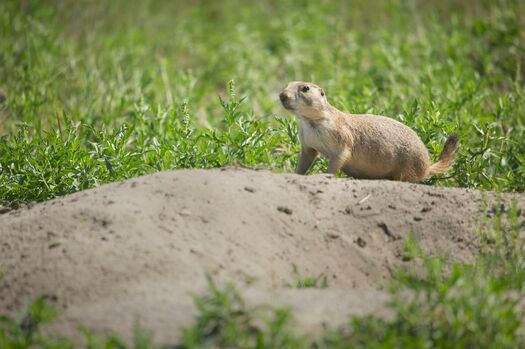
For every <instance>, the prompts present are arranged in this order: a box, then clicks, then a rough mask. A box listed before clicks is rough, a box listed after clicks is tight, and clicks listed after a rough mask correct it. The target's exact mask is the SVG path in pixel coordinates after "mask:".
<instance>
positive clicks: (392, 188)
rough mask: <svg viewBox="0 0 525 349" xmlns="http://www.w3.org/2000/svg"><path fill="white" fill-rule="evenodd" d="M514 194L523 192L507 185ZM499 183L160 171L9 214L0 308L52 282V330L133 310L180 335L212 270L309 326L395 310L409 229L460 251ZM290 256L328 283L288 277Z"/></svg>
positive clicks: (252, 300) (0, 224)
mask: <svg viewBox="0 0 525 349" xmlns="http://www.w3.org/2000/svg"><path fill="white" fill-rule="evenodd" d="M501 197H502V200H503V201H506V202H507V203H508V202H510V200H512V199H516V200H518V202H519V205H520V206H522V207H523V206H524V203H525V199H524V196H523V195H518V194H505V195H502V196H501ZM487 202H489V203H490V202H492V203H495V202H496V199H495V195H494V194H491V193H482V192H479V191H475V190H468V189H448V188H441V187H431V186H425V185H418V184H408V183H399V182H391V181H364V180H360V181H357V180H349V179H335V178H333V177H331V176H328V175H315V176H297V175H283V174H274V173H271V172H266V171H250V170H239V169H221V170H182V171H168V172H162V173H157V174H153V175H149V176H144V177H140V178H135V179H131V180H127V181H124V182H121V183H114V184H109V185H105V186H102V187H99V188H97V189H93V190H88V191H83V192H79V193H76V194H73V195H69V196H66V197H62V198H58V199H55V200H51V201H48V202H44V203H41V204H37V205H34V206H33V207H31V208H23V209H19V210H15V211H3V213H2V214H1V215H0V270H1V275H2V276H1V278H0V313H13V312H16V311H18V310H20V309H22V308H23V307H24V305H27V304H28V303H29V302H31V301H32V300H33V299H34V298H35V297H37V296H39V295H42V294H47V295H49V296H50V297H51V298H52V299H53V300H54V301H55V305H56V306H58V307H59V309H61V313H62V315H61V316H60V318H59V320H58V322H57V323H56V325H55V326H54V330H57V331H59V332H60V333H61V334H63V335H67V336H73V337H74V336H76V335H77V334H78V331H77V325H78V324H83V325H85V326H86V327H87V328H89V329H92V330H94V331H97V332H102V333H112V332H117V333H119V334H120V335H123V336H124V337H125V338H130V337H131V334H132V331H133V324H134V322H135V321H136V319H137V318H138V319H140V323H141V324H142V326H143V327H145V328H147V329H150V330H152V331H153V332H154V334H155V338H156V340H157V341H159V342H171V343H173V342H174V341H176V340H177V338H178V336H179V335H180V331H179V329H180V328H181V327H182V326H187V325H189V324H190V322H191V320H192V319H193V316H194V314H195V309H194V306H193V301H192V295H193V294H199V293H202V292H204V291H205V290H206V281H205V277H204V275H205V273H210V274H211V275H213V276H214V278H215V279H216V280H218V281H233V282H235V283H236V284H237V285H239V287H241V289H242V291H243V295H244V296H245V297H246V299H247V302H248V304H261V303H263V304H272V305H280V306H282V305H286V306H290V307H291V308H292V309H293V310H294V312H295V315H296V318H297V320H298V322H299V323H300V324H301V325H303V326H304V327H305V328H306V329H315V328H318V327H319V325H320V324H321V323H322V322H327V323H329V324H332V325H335V324H338V323H341V322H343V321H345V320H346V319H347V318H348V316H349V315H351V314H355V315H362V314H369V313H376V314H382V313H384V314H386V312H385V309H384V305H385V302H386V301H387V299H388V297H387V295H386V294H385V293H384V292H383V291H381V286H382V285H384V284H385V282H386V281H387V280H389V278H390V277H391V276H392V273H393V272H394V270H396V269H397V268H398V267H400V266H403V265H410V263H411V262H409V261H407V260H406V258H404V244H405V241H406V238H407V236H408V235H409V234H410V233H413V234H414V236H415V238H416V239H417V240H418V241H419V242H420V244H421V246H422V247H423V248H424V249H425V250H426V251H429V252H432V253H437V254H448V255H450V256H452V257H453V258H455V259H456V260H460V261H469V260H472V259H473V258H474V256H475V254H476V252H477V250H476V246H477V236H476V230H477V227H478V225H479V219H480V217H482V216H484V215H485V212H486V209H485V207H486V203H487ZM293 265H296V266H297V268H298V270H299V272H300V273H301V274H302V275H304V276H313V275H318V274H321V273H324V275H326V276H327V279H328V285H329V288H327V289H292V288H290V287H289V284H290V283H292V282H293V281H294V276H293Z"/></svg>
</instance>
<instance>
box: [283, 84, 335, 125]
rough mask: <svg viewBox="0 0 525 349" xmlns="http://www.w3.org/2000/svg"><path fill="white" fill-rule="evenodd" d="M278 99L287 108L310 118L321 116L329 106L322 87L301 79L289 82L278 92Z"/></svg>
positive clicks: (300, 115)
mask: <svg viewBox="0 0 525 349" xmlns="http://www.w3.org/2000/svg"><path fill="white" fill-rule="evenodd" d="M279 99H280V100H281V103H282V105H283V107H285V108H286V109H287V110H289V111H291V112H292V113H294V114H295V115H297V116H299V117H304V118H307V119H311V120H316V119H320V118H322V117H323V112H324V111H326V110H328V109H329V106H330V104H329V103H328V101H327V99H326V95H325V93H324V91H323V89H322V88H320V87H319V86H317V85H315V84H312V83H310V82H303V81H293V82H290V83H289V84H288V86H286V87H285V88H284V90H282V92H281V93H280V94H279Z"/></svg>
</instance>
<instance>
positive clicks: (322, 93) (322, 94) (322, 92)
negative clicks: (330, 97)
mask: <svg viewBox="0 0 525 349" xmlns="http://www.w3.org/2000/svg"><path fill="white" fill-rule="evenodd" d="M321 96H323V97H324V91H323V90H322V89H321Z"/></svg>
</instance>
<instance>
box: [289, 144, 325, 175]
mask: <svg viewBox="0 0 525 349" xmlns="http://www.w3.org/2000/svg"><path fill="white" fill-rule="evenodd" d="M317 155H319V152H318V151H317V150H315V149H314V148H306V147H303V149H301V155H300V157H299V164H298V165H297V170H296V171H295V173H297V174H300V175H304V174H305V173H306V172H307V171H308V169H309V168H310V166H312V163H313V162H314V160H315V159H316V158H317Z"/></svg>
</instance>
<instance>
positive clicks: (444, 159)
mask: <svg viewBox="0 0 525 349" xmlns="http://www.w3.org/2000/svg"><path fill="white" fill-rule="evenodd" d="M458 146H459V137H458V135H457V134H455V133H452V134H450V136H448V138H447V141H446V142H445V146H444V147H443V151H442V152H441V155H439V159H438V161H437V162H436V163H435V164H433V165H432V166H430V167H429V169H428V175H429V176H432V175H435V174H439V173H443V172H445V171H446V170H448V169H449V168H450V166H452V163H453V162H454V157H455V156H456V152H457V151H458Z"/></svg>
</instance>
